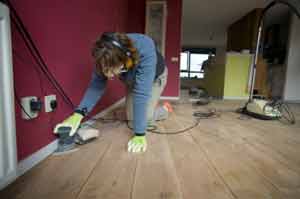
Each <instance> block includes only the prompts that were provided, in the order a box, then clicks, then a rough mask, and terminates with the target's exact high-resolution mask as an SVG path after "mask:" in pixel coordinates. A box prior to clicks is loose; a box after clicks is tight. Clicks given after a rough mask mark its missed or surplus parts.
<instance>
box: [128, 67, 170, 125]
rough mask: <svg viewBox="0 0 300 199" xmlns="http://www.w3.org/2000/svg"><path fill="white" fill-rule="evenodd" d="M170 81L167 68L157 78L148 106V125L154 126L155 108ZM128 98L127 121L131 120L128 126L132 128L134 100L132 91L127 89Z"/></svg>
mask: <svg viewBox="0 0 300 199" xmlns="http://www.w3.org/2000/svg"><path fill="white" fill-rule="evenodd" d="M167 79H168V68H167V67H165V70H164V72H163V73H162V74H161V75H160V76H159V77H157V79H156V80H155V81H154V82H153V85H152V94H151V97H150V99H149V101H148V104H147V125H148V126H153V125H154V123H155V121H154V119H153V116H154V110H155V107H156V105H157V103H158V101H159V98H160V95H161V93H162V92H163V90H164V88H165V86H166V84H167ZM127 91H128V92H127V96H126V114H127V120H129V122H128V125H129V126H130V127H132V126H133V125H132V121H133V113H132V112H133V105H132V104H133V100H132V89H131V88H129V87H127Z"/></svg>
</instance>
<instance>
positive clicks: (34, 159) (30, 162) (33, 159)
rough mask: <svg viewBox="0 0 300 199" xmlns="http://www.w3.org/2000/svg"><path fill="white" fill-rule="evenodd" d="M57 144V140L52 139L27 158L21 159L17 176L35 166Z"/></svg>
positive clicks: (53, 149)
mask: <svg viewBox="0 0 300 199" xmlns="http://www.w3.org/2000/svg"><path fill="white" fill-rule="evenodd" d="M57 146H58V140H54V141H53V142H51V143H50V144H48V145H47V146H45V147H43V148H42V149H40V150H38V151H37V152H35V153H34V154H32V155H31V156H29V157H28V158H26V159H24V160H22V161H21V162H19V164H18V170H17V176H18V177H19V176H21V175H23V174H24V173H25V172H27V171H28V170H30V169H31V168H33V167H34V166H36V165H37V164H38V163H40V162H41V161H42V160H44V159H45V158H47V157H48V156H49V155H50V154H52V153H53V152H54V151H55V150H56V149H57Z"/></svg>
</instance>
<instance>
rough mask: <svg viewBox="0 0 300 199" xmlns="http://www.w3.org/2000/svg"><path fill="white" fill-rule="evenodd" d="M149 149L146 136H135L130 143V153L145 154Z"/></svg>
mask: <svg viewBox="0 0 300 199" xmlns="http://www.w3.org/2000/svg"><path fill="white" fill-rule="evenodd" d="M146 149H147V141H146V137H145V136H134V137H133V138H131V140H129V142H128V152H133V153H139V152H145V151H146Z"/></svg>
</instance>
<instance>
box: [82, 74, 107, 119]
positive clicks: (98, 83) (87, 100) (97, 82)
mask: <svg viewBox="0 0 300 199" xmlns="http://www.w3.org/2000/svg"><path fill="white" fill-rule="evenodd" d="M106 82H107V78H106V77H104V76H103V75H99V74H97V73H96V71H95V70H94V71H93V73H92V79H91V81H90V83H89V87H88V89H87V90H86V91H85V94H84V96H83V98H82V100H81V102H80V104H79V106H78V107H77V108H76V112H80V113H81V114H83V115H87V114H88V113H89V112H90V111H91V110H92V109H93V108H94V106H95V105H96V104H97V102H98V101H99V100H100V98H101V97H102V95H103V93H104V91H105V87H106Z"/></svg>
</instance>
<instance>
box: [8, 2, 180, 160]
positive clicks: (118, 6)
mask: <svg viewBox="0 0 300 199" xmlns="http://www.w3.org/2000/svg"><path fill="white" fill-rule="evenodd" d="M12 4H13V5H14V6H15V7H16V10H17V12H18V13H19V15H20V16H21V18H22V20H23V22H24V24H25V26H26V27H27V29H28V31H29V32H30V34H31V35H32V38H33V40H34V42H35V43H36V45H37V47H38V49H39V50H40V52H41V54H42V56H43V58H44V59H45V61H46V63H47V65H48V66H49V69H50V70H51V72H53V74H54V75H55V77H56V78H57V80H58V82H59V83H60V84H61V85H62V87H63V88H64V89H65V91H66V92H67V94H68V95H69V96H70V97H71V99H72V101H73V102H74V103H75V104H78V103H79V102H80V99H81V97H82V95H83V93H84V91H85V89H86V87H87V84H88V82H89V79H90V74H91V70H92V67H93V62H92V58H91V56H90V48H91V45H92V43H93V41H94V40H95V38H96V37H97V36H98V35H99V34H101V33H102V32H104V31H122V32H143V31H144V24H145V22H144V21H145V1H142V0H109V1H108V0H89V1H82V0H73V1H72V4H70V1H60V0H51V1H46V0H45V1H36V0H26V1H25V0H12ZM180 20H181V0H168V25H167V41H166V42H167V46H166V48H167V51H166V58H167V64H168V67H169V74H170V75H169V81H168V86H167V88H166V90H165V92H164V95H165V96H178V93H179V91H178V88H179V78H178V77H179V63H171V62H170V59H171V57H173V56H176V57H178V56H179V53H180V38H181V34H180V33H181V30H180V26H181V25H180ZM175 33H176V34H175ZM13 47H14V49H15V52H16V54H15V55H14V77H15V85H16V90H17V94H18V95H19V96H21V97H23V96H38V97H41V98H42V99H43V96H45V95H49V94H56V95H57V96H58V102H59V104H58V106H59V108H58V109H57V111H55V112H54V113H45V112H44V111H42V112H41V113H40V116H39V117H38V118H36V119H34V120H30V121H25V120H23V119H21V114H20V112H21V110H20V107H19V106H16V122H17V146H18V158H19V160H21V159H24V158H26V157H28V156H29V155H30V154H32V153H34V152H36V151H37V150H39V149H40V148H42V147H44V146H45V145H47V144H49V143H50V142H52V141H53V140H54V139H55V136H54V135H53V133H52V129H53V127H54V126H55V124H56V123H57V122H59V121H61V120H62V119H64V118H65V117H66V116H68V115H69V114H70V113H71V112H72V110H71V109H70V108H69V107H68V106H67V105H66V104H65V103H64V102H63V101H62V98H61V97H60V96H59V95H58V94H57V92H56V91H55V89H53V87H52V86H51V85H50V83H49V82H48V81H47V80H46V78H45V76H43V75H38V74H39V73H38V72H37V71H36V70H34V67H33V66H34V64H33V61H32V59H31V58H30V55H29V53H28V51H27V50H26V48H25V45H24V43H23V42H22V40H21V39H20V35H19V34H18V33H17V32H16V31H15V29H14V28H13ZM18 57H21V58H22V60H20V58H18ZM39 76H40V78H39ZM40 83H41V85H42V87H41V86H39V85H40ZM107 90H110V91H111V90H113V91H114V92H106V93H105V95H104V98H103V99H102V100H101V102H100V104H99V105H98V106H97V107H96V108H95V110H94V111H93V113H96V112H99V111H100V110H103V109H104V108H105V107H107V106H109V105H111V104H113V103H114V102H116V101H117V100H118V99H120V98H122V97H123V96H124V94H125V91H124V87H123V85H122V84H121V83H120V82H118V81H113V82H109V85H108V89H107Z"/></svg>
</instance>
